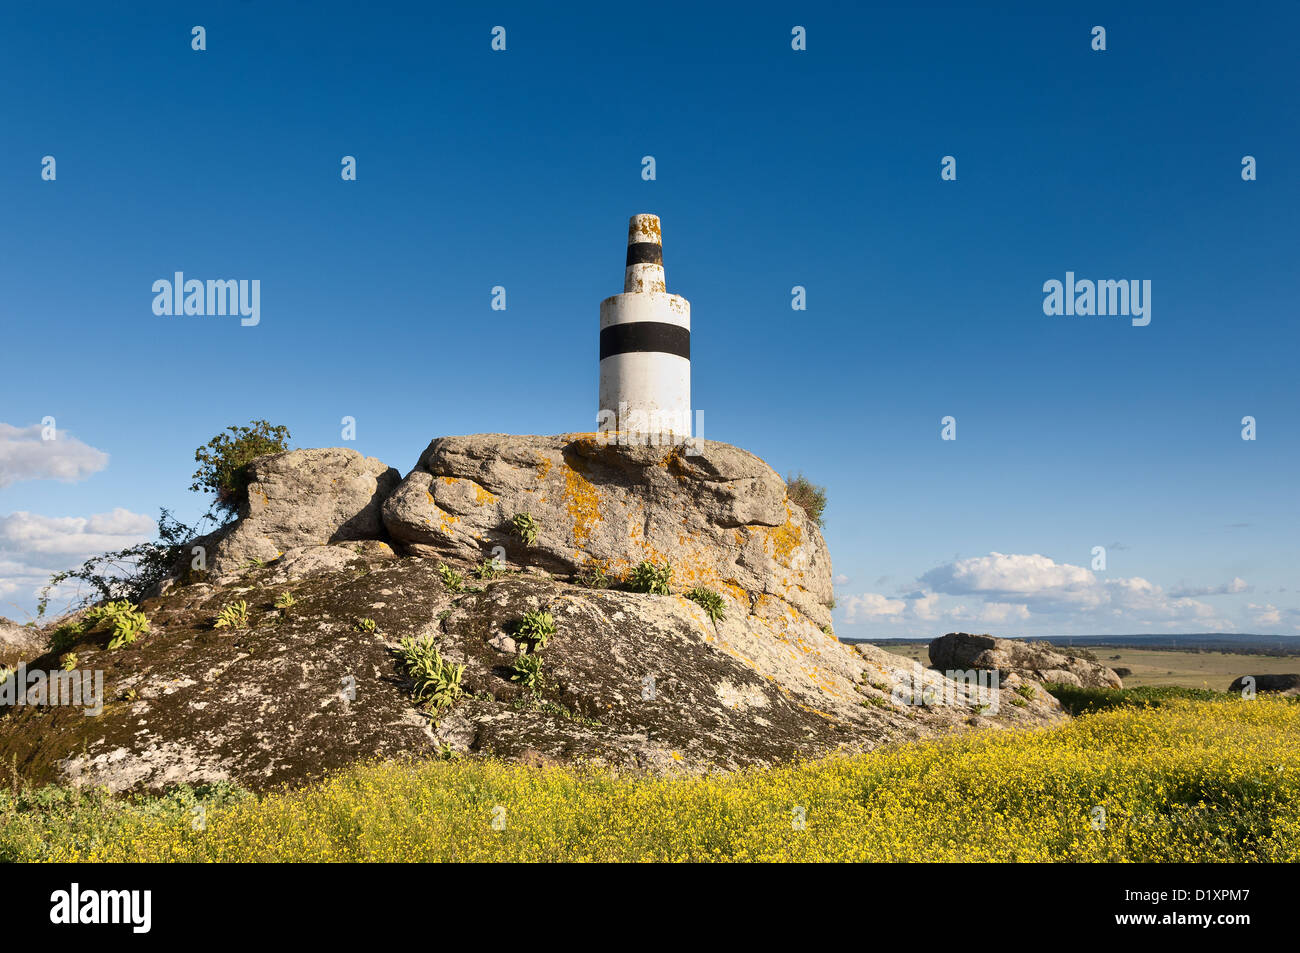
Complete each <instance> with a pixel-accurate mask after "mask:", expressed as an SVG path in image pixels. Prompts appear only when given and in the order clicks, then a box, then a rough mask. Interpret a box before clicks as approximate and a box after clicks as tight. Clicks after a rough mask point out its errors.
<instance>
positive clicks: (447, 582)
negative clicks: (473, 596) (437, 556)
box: [438, 563, 465, 592]
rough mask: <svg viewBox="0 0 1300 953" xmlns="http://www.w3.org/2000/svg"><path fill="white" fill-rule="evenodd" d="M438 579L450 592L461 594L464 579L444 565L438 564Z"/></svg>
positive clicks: (463, 587) (463, 588)
mask: <svg viewBox="0 0 1300 953" xmlns="http://www.w3.org/2000/svg"><path fill="white" fill-rule="evenodd" d="M438 578H439V579H441V580H442V584H443V585H444V586H446V587H447V588H448V589H449V590H450V591H451V592H463V591H464V590H465V577H464V576H462V575H461V574H460V573H458V572H457V571H456V570H454V569H452V568H451V567H450V566H448V565H446V564H445V563H439V564H438Z"/></svg>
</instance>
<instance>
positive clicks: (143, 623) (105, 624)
mask: <svg viewBox="0 0 1300 953" xmlns="http://www.w3.org/2000/svg"><path fill="white" fill-rule="evenodd" d="M81 622H82V625H83V628H82V633H83V634H84V633H88V632H108V633H109V639H108V647H109V648H110V649H120V648H121V647H122V646H124V645H130V644H131V643H132V642H134V641H135V640H136V638H137V637H138V636H139V635H141V634H142V633H144V632H148V631H149V619H148V618H147V617H146V616H145V614H144V613H143V612H141V611H140V607H139V606H136V605H133V604H132V603H131V601H130V600H129V599H118V600H116V601H113V602H107V603H105V604H104V605H102V606H95V607H94V608H92V609H90V610H88V611H87V612H86V614H85V615H84V616H82V618H81Z"/></svg>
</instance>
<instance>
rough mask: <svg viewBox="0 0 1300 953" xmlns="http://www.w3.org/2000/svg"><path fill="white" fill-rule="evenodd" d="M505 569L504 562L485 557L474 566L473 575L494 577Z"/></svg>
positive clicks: (484, 577)
mask: <svg viewBox="0 0 1300 953" xmlns="http://www.w3.org/2000/svg"><path fill="white" fill-rule="evenodd" d="M505 571H506V566H505V563H502V562H498V561H497V560H495V559H485V560H483V561H482V562H481V563H479V564H478V565H477V566H475V567H474V575H475V576H477V577H478V578H480V579H495V578H496V577H497V576H500V575H503V574H504V573H505Z"/></svg>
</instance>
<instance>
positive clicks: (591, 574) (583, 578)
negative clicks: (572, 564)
mask: <svg viewBox="0 0 1300 953" xmlns="http://www.w3.org/2000/svg"><path fill="white" fill-rule="evenodd" d="M573 581H574V582H576V583H577V584H578V585H580V586H586V587H587V588H588V589H608V588H609V575H608V574H607V573H606V571H605V564H604V563H602V562H598V561H597V560H594V559H593V560H592V561H591V562H589V563H587V565H585V566H583V567H582V570H581V571H580V572H579V573H578V574H577V575H576V576H574V577H573Z"/></svg>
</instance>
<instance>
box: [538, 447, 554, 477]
mask: <svg viewBox="0 0 1300 953" xmlns="http://www.w3.org/2000/svg"><path fill="white" fill-rule="evenodd" d="M550 472H551V459H550V457H544V456H542V455H541V454H540V453H539V454H537V479H539V480H545V479H546V474H548V473H550Z"/></svg>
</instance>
